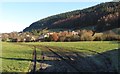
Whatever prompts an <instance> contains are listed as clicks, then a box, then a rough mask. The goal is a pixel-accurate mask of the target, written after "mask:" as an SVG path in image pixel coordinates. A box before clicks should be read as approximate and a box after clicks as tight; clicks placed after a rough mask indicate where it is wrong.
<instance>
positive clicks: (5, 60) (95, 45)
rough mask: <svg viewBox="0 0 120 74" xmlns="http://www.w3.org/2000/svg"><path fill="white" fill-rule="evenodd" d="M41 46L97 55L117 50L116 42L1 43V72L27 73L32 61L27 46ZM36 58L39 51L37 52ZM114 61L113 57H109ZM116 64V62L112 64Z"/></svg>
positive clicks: (30, 50) (29, 49)
mask: <svg viewBox="0 0 120 74" xmlns="http://www.w3.org/2000/svg"><path fill="white" fill-rule="evenodd" d="M26 44H27V45H30V46H32V45H42V46H52V47H57V48H64V49H66V50H71V51H76V52H86V51H87V50H93V51H96V52H99V53H103V52H107V51H110V50H114V49H116V48H118V43H117V42H109V41H106V42H102V41H96V42H92V41H90V42H89V41H87V42H31V43H7V42H2V57H0V59H2V71H3V72H27V71H28V69H29V65H30V60H31V59H32V51H33V49H32V48H31V47H30V46H27V45H26ZM37 54H38V56H39V55H40V50H37ZM111 59H114V57H111ZM114 63H116V62H114Z"/></svg>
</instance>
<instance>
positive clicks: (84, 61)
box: [0, 41, 120, 72]
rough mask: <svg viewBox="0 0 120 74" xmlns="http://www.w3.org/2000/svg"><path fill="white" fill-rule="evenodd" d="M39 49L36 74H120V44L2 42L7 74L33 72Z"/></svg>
mask: <svg viewBox="0 0 120 74" xmlns="http://www.w3.org/2000/svg"><path fill="white" fill-rule="evenodd" d="M33 49H36V55H37V56H36V58H37V60H36V70H35V71H36V72H96V71H97V72H117V71H118V70H119V67H120V64H119V63H118V61H119V56H118V53H119V42H114V41H86V42H36V43H33V42H31V43H6V42H2V54H3V55H2V56H1V57H0V59H2V70H3V72H30V71H31V69H32V68H31V67H32V66H31V64H33V63H34V62H33V58H32V54H33Z"/></svg>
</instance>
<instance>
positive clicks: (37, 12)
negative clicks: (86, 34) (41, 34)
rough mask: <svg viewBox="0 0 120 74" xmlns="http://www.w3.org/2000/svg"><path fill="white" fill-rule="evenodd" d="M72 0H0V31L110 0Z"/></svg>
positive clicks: (17, 27)
mask: <svg viewBox="0 0 120 74" xmlns="http://www.w3.org/2000/svg"><path fill="white" fill-rule="evenodd" d="M72 1H73V0H69V1H67V0H66V1H65V0H61V1H59V0H58V2H57V1H55V0H52V1H51V2H50V0H48V1H45V0H44V1H37V0H34V1H33V0H32V1H31V0H29V1H25V0H20V1H19V0H16V1H15V0H3V1H2V2H0V33H5V32H7V33H9V32H13V31H17V32H19V31H22V30H23V29H24V28H26V27H28V26H30V24H32V23H33V22H35V21H38V20H40V19H42V18H46V17H48V16H52V15H55V14H59V13H64V12H68V11H73V10H78V9H84V8H88V7H91V6H94V5H97V4H100V3H102V2H108V1H111V0H98V1H97V0H93V1H89V0H82V1H80V0H79V1H74V2H72Z"/></svg>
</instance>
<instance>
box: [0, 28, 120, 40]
mask: <svg viewBox="0 0 120 74" xmlns="http://www.w3.org/2000/svg"><path fill="white" fill-rule="evenodd" d="M1 37H2V41H3V42H4V41H5V42H50V41H55V42H70V41H102V40H108V41H111V40H120V36H118V35H116V34H115V33H113V32H111V31H110V32H108V33H97V32H95V31H93V30H76V31H59V32H49V31H47V32H41V33H38V34H37V35H36V34H35V33H33V32H11V33H2V36H1Z"/></svg>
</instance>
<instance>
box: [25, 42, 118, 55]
mask: <svg viewBox="0 0 120 74" xmlns="http://www.w3.org/2000/svg"><path fill="white" fill-rule="evenodd" d="M25 44H31V45H43V46H54V47H62V48H65V49H67V50H73V51H81V50H82V51H85V50H94V51H96V52H99V53H102V52H105V51H109V50H113V49H116V48H118V43H117V42H114V41H84V42H36V43H25Z"/></svg>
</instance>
